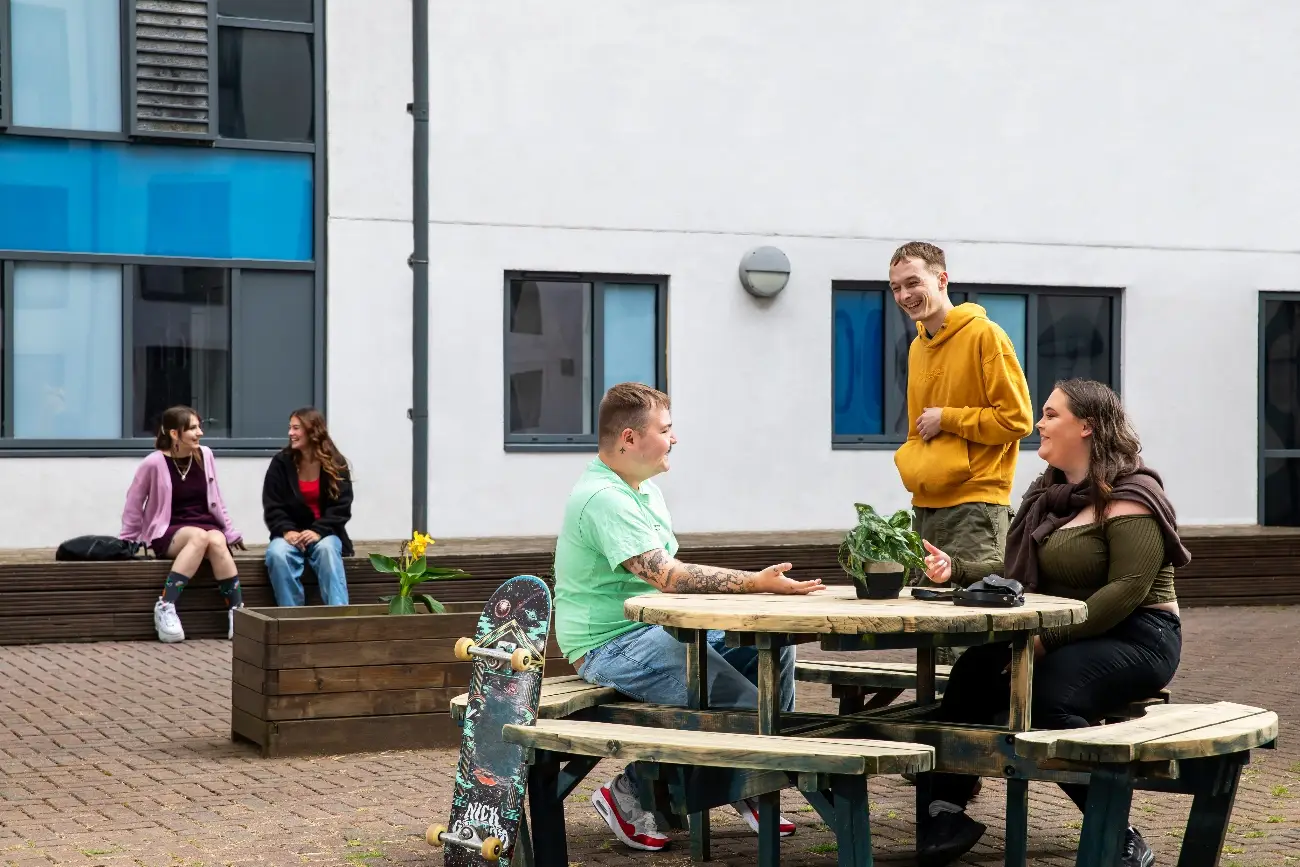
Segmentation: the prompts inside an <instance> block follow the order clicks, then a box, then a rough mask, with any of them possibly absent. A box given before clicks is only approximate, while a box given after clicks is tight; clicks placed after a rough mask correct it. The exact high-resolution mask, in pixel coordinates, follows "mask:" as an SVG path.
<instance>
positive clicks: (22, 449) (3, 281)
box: [0, 252, 324, 458]
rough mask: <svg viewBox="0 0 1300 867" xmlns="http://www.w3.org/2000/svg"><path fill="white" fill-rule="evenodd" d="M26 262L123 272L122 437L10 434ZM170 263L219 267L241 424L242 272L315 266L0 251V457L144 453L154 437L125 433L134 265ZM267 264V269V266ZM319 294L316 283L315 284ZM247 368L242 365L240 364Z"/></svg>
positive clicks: (238, 444)
mask: <svg viewBox="0 0 1300 867" xmlns="http://www.w3.org/2000/svg"><path fill="white" fill-rule="evenodd" d="M25 262H40V263H44V264H51V263H53V264H79V265H107V266H112V267H116V268H119V269H120V270H121V272H122V289H121V292H122V298H121V304H122V323H121V328H122V359H121V368H120V375H121V377H122V408H121V414H120V420H119V421H120V425H121V428H120V430H121V431H122V432H123V435H122V436H120V437H117V438H112V439H16V438H14V437H13V421H14V404H13V397H14V383H13V375H14V358H13V348H14V339H13V338H14V327H15V323H14V318H13V310H14V307H13V297H14V279H13V274H14V270H15V266H17V265H19V264H22V263H25ZM142 265H143V266H149V265H153V266H175V267H198V268H218V269H221V270H223V271H224V272H225V275H226V287H227V291H228V292H229V296H228V298H229V301H228V304H227V308H228V310H227V313H228V316H229V317H230V322H229V327H230V338H231V346H230V368H231V369H230V380H229V383H230V385H229V389H230V394H229V396H228V398H229V401H230V408H231V413H232V418H231V420H230V428H231V430H232V431H233V430H235V429H236V428H237V427H238V426H239V424H240V422H239V420H238V419H237V418H234V417H233V414H234V413H236V412H237V411H238V410H237V407H238V398H239V394H238V387H239V376H240V372H241V364H240V362H239V360H238V358H237V357H236V353H237V352H242V351H243V349H244V347H243V346H242V342H241V340H240V336H239V334H238V333H237V328H236V323H237V322H238V316H239V312H240V305H241V304H242V298H241V295H240V293H241V290H242V285H241V284H242V281H241V279H240V278H241V274H242V272H244V271H279V272H286V271H287V272H295V273H304V274H315V273H316V268H315V266H314V265H313V264H312V263H310V262H306V263H304V262H273V263H268V262H261V261H257V260H251V261H250V260H239V261H238V262H236V261H234V260H229V259H169V258H164V257H153V256H88V255H78V256H64V255H59V254H20V253H12V254H11V253H4V252H0V319H3V336H2V337H0V353H2V354H0V371H2V373H0V383H2V384H0V458H4V457H107V456H114V455H124V454H125V455H131V454H137V453H140V452H144V453H147V452H148V451H149V450H150V449H152V448H153V440H152V438H148V437H136V436H131V435H129V434H130V432H131V430H132V428H133V426H134V425H133V419H132V415H133V409H134V406H135V395H134V392H133V388H134V383H133V368H132V365H133V361H134V359H133V350H134V343H135V341H134V339H133V337H134V335H133V315H132V314H133V310H132V306H131V305H132V304H133V303H134V294H135V285H136V280H137V279H138V268H139V266H142ZM268 265H269V266H271V267H268ZM317 294H319V286H318V287H317ZM322 315H323V311H322V310H321V309H320V308H317V309H316V310H315V311H314V316H315V319H316V323H315V326H316V330H317V331H319V330H320V325H321V323H320V319H321V317H322ZM244 366H246V365H244ZM312 370H313V390H314V393H315V394H314V397H315V404H316V405H317V406H321V405H322V404H323V401H322V399H321V398H322V396H323V390H324V370H323V369H322V368H321V367H320V365H319V362H318V361H317V360H315V359H314V360H313V368H312ZM203 442H204V444H206V445H208V446H209V447H211V448H213V449H216V450H219V451H222V452H223V453H229V454H245V455H247V454H253V455H257V454H271V453H274V452H275V451H278V450H279V449H281V448H283V447H284V439H283V438H282V437H237V436H229V437H204V439H203Z"/></svg>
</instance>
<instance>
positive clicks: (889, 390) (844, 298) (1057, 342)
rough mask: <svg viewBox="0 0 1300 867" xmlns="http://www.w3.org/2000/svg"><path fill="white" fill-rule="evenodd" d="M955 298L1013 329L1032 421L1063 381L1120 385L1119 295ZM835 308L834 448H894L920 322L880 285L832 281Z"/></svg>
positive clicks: (904, 427)
mask: <svg viewBox="0 0 1300 867" xmlns="http://www.w3.org/2000/svg"><path fill="white" fill-rule="evenodd" d="M949 293H950V295H951V297H952V300H953V303H955V304H961V303H963V302H965V301H973V302H975V303H977V304H980V305H981V306H983V307H984V309H985V310H986V311H987V313H988V315H989V318H990V319H992V320H993V321H994V322H996V323H998V324H999V325H1000V326H1002V328H1003V330H1004V331H1006V332H1007V336H1008V337H1009V338H1010V339H1011V343H1012V345H1014V346H1015V348H1016V356H1017V358H1018V359H1019V360H1020V364H1021V366H1022V367H1023V368H1024V370H1025V377H1026V379H1027V380H1028V382H1029V391H1030V400H1031V402H1032V403H1033V406H1034V411H1035V414H1037V411H1038V407H1040V406H1041V405H1042V402H1043V401H1044V400H1045V399H1046V398H1047V395H1048V394H1050V393H1051V390H1052V386H1053V385H1054V384H1055V383H1056V381H1057V380H1061V379H1068V378H1070V377H1073V376H1082V377H1087V378H1089V379H1097V380H1100V381H1102V382H1105V383H1107V384H1108V385H1111V386H1112V387H1117V385H1118V382H1119V361H1118V359H1119V338H1118V334H1119V331H1118V329H1119V292H1118V291H1117V290H1109V289H1106V290H1094V289H1070V288H1056V287H1052V288H1044V287H1027V286H1003V285H992V284H963V285H961V286H960V287H959V286H958V285H957V284H953V285H952V286H951V287H950V288H949ZM831 303H832V314H833V315H832V321H833V327H832V335H831V345H832V355H833V370H832V377H831V381H832V389H833V397H832V400H833V419H832V443H833V444H835V445H837V446H847V447H852V446H868V447H869V446H870V445H871V444H876V445H882V446H896V445H898V444H899V443H902V442H903V441H904V440H905V439H906V438H907V432H908V429H909V427H910V420H909V419H908V416H907V353H908V349H909V347H910V345H911V342H912V340H913V338H914V337H915V336H916V325H915V324H914V323H913V322H912V321H911V319H910V318H908V316H907V314H906V313H904V312H903V311H902V310H901V309H900V308H899V307H898V305H896V304H895V303H894V299H893V296H892V294H891V293H890V291H889V286H888V284H886V283H884V282H883V281H871V282H860V283H859V282H853V283H849V282H843V283H836V284H835V285H834V287H833V288H832V301H831ZM1027 439H1028V441H1030V442H1032V441H1034V440H1035V437H1034V436H1032V435H1031V436H1030V437H1029V438H1027Z"/></svg>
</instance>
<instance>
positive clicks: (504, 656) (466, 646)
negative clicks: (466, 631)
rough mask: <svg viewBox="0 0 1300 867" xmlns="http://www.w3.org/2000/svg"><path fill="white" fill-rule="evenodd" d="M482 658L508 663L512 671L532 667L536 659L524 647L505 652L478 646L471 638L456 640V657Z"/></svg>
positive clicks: (466, 659) (461, 658) (464, 658)
mask: <svg viewBox="0 0 1300 867" xmlns="http://www.w3.org/2000/svg"><path fill="white" fill-rule="evenodd" d="M475 656H477V657H480V658H482V659H496V660H500V661H501V662H507V663H509V664H510V668H511V670H513V671H524V670H526V669H528V668H530V667H532V666H533V665H534V664H535V663H536V662H537V659H536V658H535V657H534V656H533V655H532V653H530V652H529V651H528V650H525V649H524V648H522V647H521V648H519V649H518V650H516V651H515V652H514V653H506V652H505V651H504V650H493V649H492V648H490V647H479V646H478V645H477V644H475V643H474V639H472V638H461V639H458V640H457V641H456V658H457V659H460V660H464V661H469V660H470V659H471V658H472V657H475Z"/></svg>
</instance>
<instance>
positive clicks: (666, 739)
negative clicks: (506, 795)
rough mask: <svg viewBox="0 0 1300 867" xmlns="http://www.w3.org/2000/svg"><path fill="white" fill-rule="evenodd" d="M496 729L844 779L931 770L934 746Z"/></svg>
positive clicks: (550, 724) (557, 747)
mask: <svg viewBox="0 0 1300 867" xmlns="http://www.w3.org/2000/svg"><path fill="white" fill-rule="evenodd" d="M502 731H503V735H502V736H503V738H504V739H505V740H507V741H509V742H510V743H515V744H521V745H522V746H524V747H527V748H531V749H534V750H546V751H548V752H553V753H559V754H562V755H570V756H593V757H597V758H602V759H618V760H619V761H621V762H658V763H661V764H674V765H686V766H691V767H694V766H699V767H708V768H748V769H750V770H755V771H786V772H789V773H800V774H814V775H815V774H831V775H847V776H867V775H870V774H901V773H903V772H904V771H909V772H911V773H921V772H923V771H928V770H931V769H932V768H933V767H934V747H928V746H925V745H924V744H909V743H900V742H897V741H870V740H833V739H830V738H797V737H785V736H781V735H776V736H772V735H742V734H734V733H731V732H707V731H682V730H679V729H665V728H655V727H651V726H629V725H618V724H616V723H602V722H585V721H582V720H569V719H539V720H537V722H536V723H534V724H533V725H531V726H520V725H508V726H505V728H504V729H503V730H502Z"/></svg>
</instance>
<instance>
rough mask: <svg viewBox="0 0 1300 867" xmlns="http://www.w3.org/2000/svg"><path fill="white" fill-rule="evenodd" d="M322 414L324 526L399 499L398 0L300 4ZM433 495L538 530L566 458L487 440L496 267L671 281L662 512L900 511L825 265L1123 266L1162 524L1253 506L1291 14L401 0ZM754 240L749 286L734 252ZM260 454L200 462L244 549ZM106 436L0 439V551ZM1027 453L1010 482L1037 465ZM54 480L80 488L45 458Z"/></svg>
mask: <svg viewBox="0 0 1300 867" xmlns="http://www.w3.org/2000/svg"><path fill="white" fill-rule="evenodd" d="M328 7H329V9H328V14H329V18H328V21H327V38H328V69H329V80H328V91H329V98H328V111H329V115H328V159H329V163H328V166H329V198H328V201H329V222H328V263H329V266H328V267H329V285H328V293H329V310H328V316H329V324H328V345H327V359H328V401H329V403H328V417H329V421H330V425H331V428H332V430H333V433H334V435H335V438H336V440H337V442H338V443H339V445H340V446H341V448H342V449H343V450H344V451H345V452H346V453H347V455H348V456H349V457H350V458H351V459H352V462H353V464H354V465H355V474H356V480H357V501H356V508H355V517H354V521H353V524H352V526H351V528H350V529H351V532H352V535H353V536H354V537H355V538H363V539H373V538H380V537H390V538H391V537H398V536H402V535H405V534H406V533H408V532H409V529H410V528H409V527H408V526H407V524H408V522H409V514H410V506H409V502H410V472H409V451H410V445H409V443H410V423H409V422H408V421H407V419H406V409H407V407H408V406H409V405H410V372H411V361H410V325H409V310H410V301H409V299H410V291H411V290H410V284H411V281H410V271H409V269H408V268H407V266H406V257H407V255H408V254H409V253H410V250H411V226H410V200H411V196H410V185H411V168H410V162H411V159H410V154H411V143H410V139H411V135H410V130H411V123H410V118H409V116H408V115H407V114H406V113H405V110H404V107H405V104H406V103H407V102H408V101H409V99H410V92H411V84H410V81H411V65H410V42H411V39H410V30H409V28H410V8H409V4H408V3H404V2H398V0H381V2H375V0H330V2H329V4H328ZM430 17H431V22H432V26H431V50H430V64H431V73H430V79H431V86H432V96H431V117H432V124H431V139H432V160H431V170H432V180H431V209H432V225H431V227H430V233H431V260H432V265H431V273H430V284H431V299H430V310H431V319H432V321H431V346H432V363H431V371H430V380H431V383H430V404H431V415H432V430H431V449H430V493H431V500H432V502H431V507H430V522H429V526H428V527H427V528H423V529H427V530H428V531H429V532H430V533H432V535H434V537H435V538H437V537H454V536H492V535H530V534H547V533H553V532H555V531H556V529H557V528H558V525H559V520H560V513H561V508H562V505H563V501H564V498H565V495H566V494H567V492H568V490H569V487H570V486H571V484H572V482H573V480H574V479H575V477H576V476H577V474H578V473H579V471H580V469H581V467H582V466H583V465H584V463H585V462H586V461H587V460H589V459H590V455H588V454H580V453H567V454H565V453H548V454H539V453H507V452H506V451H505V450H504V449H503V447H502V439H503V427H504V424H503V413H504V410H503V395H502V365H503V344H502V340H503V336H502V320H503V308H502V305H503V292H502V280H503V274H504V273H505V272H506V271H509V270H512V269H526V270H529V271H565V272H605V273H619V274H647V275H668V278H669V290H668V291H669V326H668V335H669V378H670V390H671V393H672V398H673V408H674V418H675V422H676V428H677V433H678V437H679V440H680V444H679V445H678V447H677V449H676V450H675V451H674V467H673V470H672V472H671V473H669V474H668V476H666V477H665V478H664V480H663V486H664V488H665V490H666V492H667V494H668V497H669V503H670V506H671V507H672V509H673V513H674V519H675V523H676V526H677V529H678V530H679V531H721V530H796V529H818V528H836V527H844V526H847V525H848V524H849V523H850V522H851V521H852V518H853V510H852V504H853V502H854V501H868V502H872V503H874V504H876V505H877V507H879V508H888V509H892V508H896V507H902V506H905V505H906V504H907V495H906V492H905V491H904V490H903V488H902V486H901V484H900V482H899V481H898V476H897V473H896V471H895V469H894V466H893V461H892V453H891V452H890V451H850V450H833V449H832V448H831V417H832V412H831V399H832V394H831V380H830V377H831V345H830V333H831V327H830V323H831V318H830V317H831V282H832V281H833V280H850V279H867V280H876V279H883V278H884V277H885V275H886V272H887V265H888V258H889V254H890V252H891V251H892V250H893V249H894V248H895V247H896V246H897V245H898V243H900V242H902V241H905V240H911V239H914V238H915V239H924V240H931V241H934V242H936V243H938V244H940V245H941V246H943V247H944V248H945V250H946V251H947V254H948V262H949V271H950V273H951V275H952V278H953V280H954V281H959V282H992V283H1016V284H1027V285H1067V286H1119V287H1123V288H1124V298H1123V320H1122V334H1123V344H1122V345H1123V357H1122V365H1123V366H1122V388H1123V393H1124V397H1125V401H1126V403H1127V404H1128V406H1129V408H1130V411H1131V412H1132V415H1133V417H1134V419H1135V422H1136V425H1137V427H1138V430H1139V432H1140V434H1141V435H1142V438H1143V442H1144V444H1145V452H1146V456H1147V459H1148V461H1149V462H1150V463H1151V464H1152V465H1153V466H1155V467H1156V468H1157V469H1159V470H1160V471H1162V473H1163V474H1164V476H1165V479H1166V483H1167V485H1168V487H1169V489H1170V492H1171V494H1172V496H1173V499H1174V502H1175V504H1176V505H1177V507H1178V509H1179V513H1180V517H1181V519H1182V521H1183V522H1184V523H1186V524H1250V523H1254V522H1255V520H1256V502H1257V500H1256V497H1257V484H1258V480H1257V465H1256V463H1257V455H1258V451H1257V440H1258V429H1257V400H1258V375H1257V354H1258V337H1257V332H1258V293H1259V292H1260V291H1262V290H1284V289H1289V290H1294V289H1296V288H1297V287H1300V241H1297V237H1298V235H1297V229H1300V215H1298V214H1297V207H1296V204H1295V203H1296V202H1297V201H1300V171H1297V169H1296V164H1295V144H1294V139H1295V135H1296V133H1297V131H1298V130H1300V122H1297V121H1296V120H1295V119H1294V117H1293V116H1292V114H1291V113H1289V112H1288V111H1286V107H1287V106H1288V105H1289V104H1290V102H1291V99H1290V90H1291V82H1294V81H1295V80H1297V78H1300V56H1297V55H1296V53H1295V52H1294V51H1293V50H1292V49H1293V44H1294V41H1295V38H1296V35H1297V33H1300V6H1296V7H1293V6H1290V5H1287V4H1282V3H1277V2H1266V0H1236V2H1233V3H1227V2H1218V0H1213V2H1204V3H1198V4H1187V3H1180V2H1176V0H1143V2H1136V3H1135V2H1120V0H1101V2H1094V3H1090V4H1083V5H1076V6H1073V7H1066V6H1062V5H1060V4H1044V3H1039V2H1032V0H999V2H987V3H969V2H961V0H941V2H937V3H928V4H904V3H884V2H866V3H863V2H854V0H817V2H815V3H806V2H805V3H796V2H791V0H655V2H646V0H551V2H547V3H536V2H523V0H492V2H472V0H432V2H431V15H430ZM761 243H771V244H774V245H776V246H779V247H780V248H781V249H782V250H784V251H785V252H786V254H787V255H788V256H789V258H790V260H791V263H792V272H793V273H792V275H791V279H790V283H789V285H788V286H787V288H786V289H785V291H784V292H783V293H782V294H781V295H780V296H779V297H777V298H776V299H775V300H774V301H773V302H769V303H764V302H759V301H757V300H755V299H753V298H751V297H750V296H748V295H747V294H745V293H744V292H743V290H742V289H741V287H740V285H739V282H738V279H737V275H736V269H737V265H738V263H739V261H740V259H741V257H742V256H743V255H744V253H745V252H746V251H747V250H748V249H750V248H751V247H753V246H756V245H758V244H761ZM265 464H266V459H265V458H257V459H250V458H233V457H223V458H220V459H219V471H220V473H221V479H222V486H223V490H224V492H225V495H226V499H227V502H228V503H229V505H230V506H231V509H232V512H233V514H234V517H235V519H236V521H237V523H238V524H239V526H240V527H241V528H244V529H245V531H246V535H247V536H248V538H249V539H250V540H254V541H264V540H265V535H266V534H265V530H264V528H263V526H262V522H261V509H260V491H261V479H262V473H263V471H264V467H265ZM132 466H133V461H130V460H125V459H54V458H47V459H7V460H4V461H3V463H0V467H3V471H4V473H5V477H6V481H7V483H8V485H9V487H10V488H11V490H16V491H20V492H21V491H30V492H34V493H32V494H29V495H27V496H20V497H7V498H5V500H4V502H3V505H0V511H2V512H3V515H0V517H2V518H3V520H0V545H4V546H10V545H49V544H54V543H57V542H58V541H59V540H60V539H61V538H63V537H66V536H68V535H71V534H72V532H112V531H113V530H114V529H115V528H116V526H117V522H118V516H119V512H120V508H121V499H122V494H123V493H124V491H125V489H126V486H127V484H128V482H129V480H130V474H131V469H132ZM1041 466H1042V465H1041V462H1040V461H1038V459H1037V458H1036V456H1035V455H1034V454H1033V452H1032V451H1027V452H1023V453H1022V456H1021V461H1020V466H1019V472H1018V474H1017V492H1019V491H1020V490H1023V488H1024V486H1025V485H1026V484H1028V482H1029V481H1030V480H1031V479H1032V478H1033V476H1034V475H1035V474H1036V473H1037V472H1038V471H1039V470H1040V469H1041ZM73 474H75V478H77V479H78V480H79V481H77V482H76V483H75V484H73V483H70V482H69V478H70V477H74V475H73Z"/></svg>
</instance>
